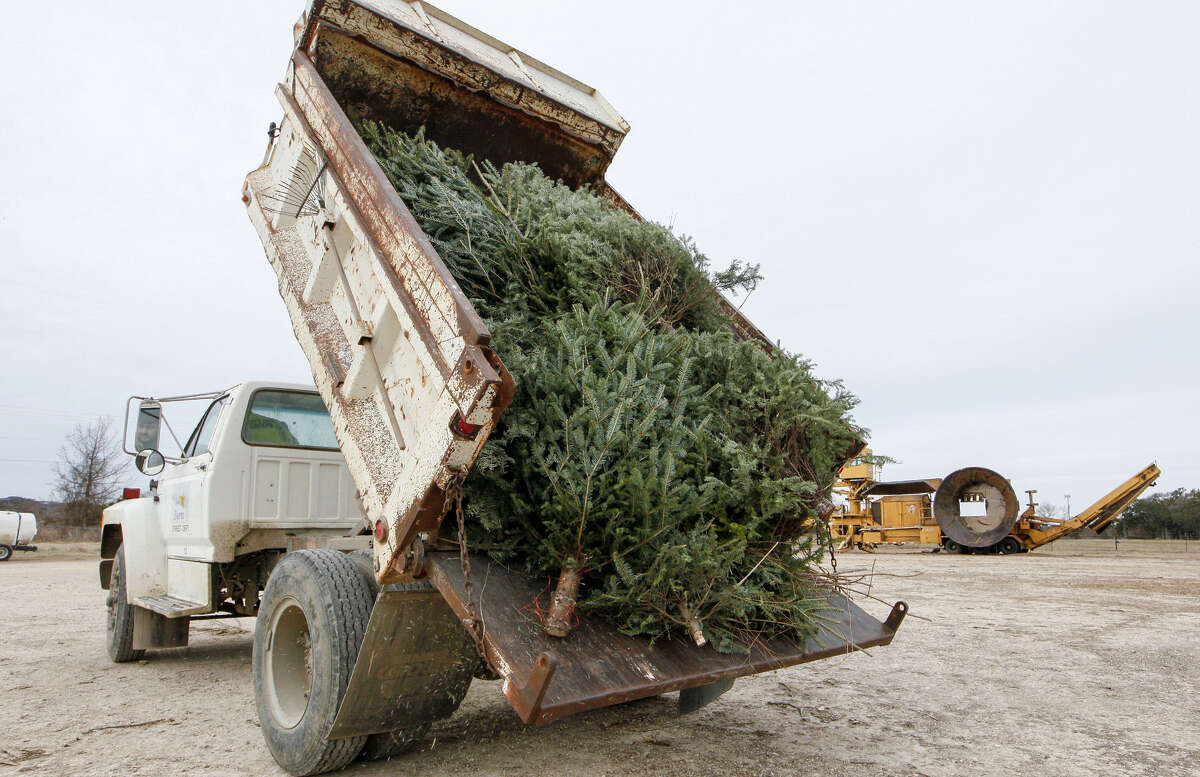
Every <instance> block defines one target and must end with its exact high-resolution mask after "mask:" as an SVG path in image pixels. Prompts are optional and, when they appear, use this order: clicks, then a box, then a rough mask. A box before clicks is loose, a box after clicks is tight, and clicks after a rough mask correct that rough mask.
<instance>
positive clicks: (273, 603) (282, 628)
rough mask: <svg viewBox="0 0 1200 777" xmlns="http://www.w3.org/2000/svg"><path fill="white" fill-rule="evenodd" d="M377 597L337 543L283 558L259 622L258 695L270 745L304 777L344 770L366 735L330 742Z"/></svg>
mask: <svg viewBox="0 0 1200 777" xmlns="http://www.w3.org/2000/svg"><path fill="white" fill-rule="evenodd" d="M373 603H374V600H373V598H372V596H371V592H370V590H369V589H368V587H367V584H366V581H365V580H364V579H363V576H362V574H361V572H360V571H359V569H358V567H357V565H356V564H355V563H354V561H352V560H351V559H350V558H348V557H347V556H346V555H345V554H344V553H339V552H338V551H334V550H327V549H319V550H300V551H296V552H294V553H289V554H287V555H286V556H284V557H283V559H282V560H281V561H280V562H279V564H278V565H277V566H276V567H275V569H274V570H273V571H272V572H271V577H270V579H269V580H268V581H267V587H266V590H265V591H264V592H263V598H262V602H261V604H260V605H259V611H258V620H257V623H256V624H255V628H254V661H253V675H254V695H255V698H256V700H257V703H258V719H259V723H260V724H261V726H262V732H263V737H264V738H265V739H266V742H267V749H268V750H269V751H270V752H271V756H272V757H273V758H274V759H275V762H276V763H278V764H279V765H280V766H282V767H283V768H284V769H286V770H287V771H288V772H289V773H290V774H293V775H296V776H297V777H306V776H307V775H312V774H320V773H322V772H328V771H333V770H334V769H340V768H342V767H343V766H345V765H347V764H348V763H350V762H351V761H353V760H354V758H355V756H357V755H358V753H359V751H360V750H362V747H363V743H364V742H365V741H366V737H364V736H358V737H347V738H345V739H335V740H332V741H326V739H325V736H326V735H327V734H328V733H329V731H330V729H332V728H333V721H334V718H335V717H336V716H337V711H338V707H339V705H340V704H341V702H342V697H343V696H345V695H346V687H347V686H348V685H349V683H350V674H351V673H352V672H353V671H354V662H355V661H356V660H357V659H358V650H359V647H360V646H361V645H362V641H363V636H364V635H365V634H366V630H367V623H368V622H369V621H370V618H371V606H372V604H373Z"/></svg>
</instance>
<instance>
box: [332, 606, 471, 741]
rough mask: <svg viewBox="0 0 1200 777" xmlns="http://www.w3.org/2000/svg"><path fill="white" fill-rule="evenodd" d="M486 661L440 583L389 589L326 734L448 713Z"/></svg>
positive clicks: (386, 727) (378, 729) (378, 728)
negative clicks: (477, 667) (437, 587)
mask: <svg viewBox="0 0 1200 777" xmlns="http://www.w3.org/2000/svg"><path fill="white" fill-rule="evenodd" d="M478 662H479V655H478V654H477V653H476V650H475V644H474V642H472V641H471V637H470V635H469V634H468V633H467V630H466V629H465V628H464V627H463V625H462V623H461V622H460V621H459V619H458V618H457V617H456V616H455V615H454V613H453V612H452V611H451V610H450V608H449V607H447V606H446V602H445V601H444V600H443V599H442V596H441V594H439V593H438V592H437V591H436V590H434V589H433V588H425V589H420V590H411V587H405V586H402V585H390V586H386V587H385V588H384V589H383V590H382V591H380V592H379V596H378V597H376V599H375V606H374V608H373V609H372V610H371V620H370V623H368V624H367V634H366V636H365V637H364V638H363V644H362V647H361V648H359V651H358V659H357V660H356V662H355V664H354V672H353V673H352V674H351V675H350V684H349V686H348V687H347V688H346V695H345V696H344V697H343V698H342V704H341V707H339V708H338V714H337V718H336V719H335V720H334V721H333V728H332V729H330V731H329V734H328V736H327V737H326V738H327V739H343V738H345V737H352V736H359V735H361V734H378V733H382V732H384V731H394V730H397V729H404V728H409V727H412V726H418V725H421V724H423V723H426V722H430V721H434V720H439V719H441V718H444V717H447V716H449V715H450V714H451V713H453V712H454V710H455V709H456V708H457V707H458V703H459V701H460V700H461V698H462V690H463V689H462V687H461V685H462V683H469V682H470V680H471V675H472V670H473V669H474V668H475V665H476V664H477V663H478Z"/></svg>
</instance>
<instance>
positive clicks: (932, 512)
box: [830, 450, 1162, 554]
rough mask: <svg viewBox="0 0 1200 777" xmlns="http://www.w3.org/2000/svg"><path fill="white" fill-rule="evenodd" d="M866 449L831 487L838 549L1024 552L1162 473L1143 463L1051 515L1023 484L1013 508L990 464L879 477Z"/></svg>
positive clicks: (1096, 520)
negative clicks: (1094, 496) (920, 475)
mask: <svg viewBox="0 0 1200 777" xmlns="http://www.w3.org/2000/svg"><path fill="white" fill-rule="evenodd" d="M870 454H871V452H870V451H869V450H864V451H863V452H862V453H861V454H860V455H859V456H858V457H856V458H855V459H853V460H852V461H851V462H849V463H848V464H847V465H846V466H845V467H843V468H842V471H841V473H840V479H839V481H838V483H837V486H836V487H835V491H836V492H837V493H839V494H841V495H842V496H843V497H844V498H845V500H846V503H845V504H844V505H843V506H842V507H841V508H840V510H839V511H838V512H835V513H834V514H833V515H832V516H831V517H830V531H831V532H832V534H833V536H834V537H835V538H837V539H839V540H840V543H839V547H840V548H843V549H845V548H861V549H862V550H866V551H872V550H874V548H875V546H876V545H879V544H881V543H893V544H898V543H911V542H915V543H920V544H925V545H939V546H941V547H942V548H944V549H946V550H947V551H950V552H956V553H1003V554H1010V553H1024V552H1028V551H1030V550H1033V549H1034V548H1037V547H1040V546H1042V545H1045V544H1047V543H1050V542H1053V541H1054V540H1057V539H1060V538H1062V537H1065V536H1066V535H1068V534H1071V533H1072V532H1075V531H1077V530H1079V529H1083V528H1087V529H1091V530H1093V531H1096V532H1100V531H1103V530H1104V529H1105V528H1106V527H1107V526H1108V525H1109V524H1110V523H1112V522H1113V521H1114V520H1116V518H1117V517H1118V516H1119V515H1120V514H1121V513H1122V511H1124V510H1125V508H1127V507H1128V506H1129V505H1130V504H1132V503H1133V501H1134V500H1135V499H1137V498H1138V497H1139V496H1140V495H1141V494H1142V492H1143V491H1145V490H1146V489H1147V488H1150V487H1151V486H1153V485H1154V481H1155V480H1157V478H1158V476H1159V475H1160V474H1162V471H1161V470H1159V468H1158V467H1157V466H1156V465H1154V464H1151V465H1149V466H1148V467H1146V468H1145V469H1143V470H1141V471H1140V472H1138V473H1137V474H1136V475H1134V476H1133V477H1131V478H1129V479H1128V480H1126V481H1125V482H1124V483H1122V484H1121V485H1119V486H1117V487H1116V488H1114V489H1113V490H1112V491H1110V492H1109V493H1108V494H1105V495H1104V496H1103V497H1101V498H1100V499H1099V500H1097V501H1096V503H1095V504H1093V505H1091V506H1090V507H1088V508H1087V509H1086V510H1084V511H1082V512H1081V513H1079V514H1078V515H1076V516H1074V517H1070V518H1065V519H1057V518H1047V517H1044V516H1039V515H1037V512H1036V511H1037V504H1036V503H1035V502H1034V501H1033V495H1034V494H1036V493H1037V491H1027V492H1026V493H1027V494H1028V495H1029V504H1028V506H1027V507H1026V508H1025V510H1024V512H1022V513H1021V514H1020V515H1017V510H1018V509H1019V504H1018V502H1017V498H1016V494H1015V493H1014V492H1013V490H1012V486H1011V485H1009V483H1008V481H1007V480H1006V479H1004V478H1003V477H1001V476H1000V475H998V474H997V473H995V472H993V471H992V470H989V469H985V468H983V467H969V468H966V469H960V470H958V471H957V472H954V473H951V474H950V475H948V476H946V478H944V479H939V478H928V479H924V480H898V481H890V482H885V481H880V480H879V479H878V477H879V467H878V465H876V464H874V463H872V462H871V456H870Z"/></svg>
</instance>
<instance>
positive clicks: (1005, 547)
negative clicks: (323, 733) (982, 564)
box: [996, 535, 1021, 556]
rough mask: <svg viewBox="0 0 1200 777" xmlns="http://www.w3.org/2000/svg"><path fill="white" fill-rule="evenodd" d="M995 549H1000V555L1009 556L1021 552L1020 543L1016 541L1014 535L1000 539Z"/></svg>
mask: <svg viewBox="0 0 1200 777" xmlns="http://www.w3.org/2000/svg"><path fill="white" fill-rule="evenodd" d="M996 549H997V550H999V551H1000V555H1002V556H1009V555H1012V554H1013V553H1020V552H1021V543H1020V542H1017V538H1016V537H1013V536H1011V535H1010V536H1008V537H1005V538H1004V539H1002V540H1000V542H999V543H998V545H997V548H996Z"/></svg>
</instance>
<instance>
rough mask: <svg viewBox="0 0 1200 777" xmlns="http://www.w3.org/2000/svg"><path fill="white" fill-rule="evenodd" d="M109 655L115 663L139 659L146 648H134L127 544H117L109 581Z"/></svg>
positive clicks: (106, 601)
mask: <svg viewBox="0 0 1200 777" xmlns="http://www.w3.org/2000/svg"><path fill="white" fill-rule="evenodd" d="M104 603H105V604H106V605H108V628H107V631H108V657H109V658H111V659H112V660H113V663H117V664H123V663H125V662H127V661H137V660H139V659H140V658H141V657H142V656H144V655H145V654H146V651H145V650H134V649H133V605H132V604H130V603H129V597H128V596H126V595H125V546H124V545H118V546H117V556H116V558H114V559H113V566H112V576H111V577H110V578H109V581H108V598H107V599H106V600H105V602H104Z"/></svg>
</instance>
